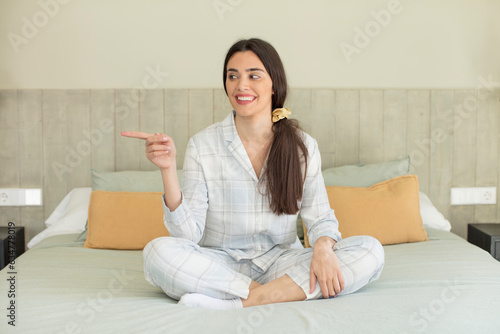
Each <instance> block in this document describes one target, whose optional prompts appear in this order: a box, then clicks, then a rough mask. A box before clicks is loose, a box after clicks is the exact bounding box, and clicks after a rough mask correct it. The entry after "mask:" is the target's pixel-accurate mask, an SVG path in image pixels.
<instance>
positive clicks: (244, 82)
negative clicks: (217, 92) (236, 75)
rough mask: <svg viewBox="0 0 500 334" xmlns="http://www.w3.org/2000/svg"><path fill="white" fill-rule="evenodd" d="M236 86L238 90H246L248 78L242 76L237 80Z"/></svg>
mask: <svg viewBox="0 0 500 334" xmlns="http://www.w3.org/2000/svg"><path fill="white" fill-rule="evenodd" d="M237 88H238V90H239V91H245V90H248V79H247V78H245V77H242V78H240V79H239V80H238V85H237Z"/></svg>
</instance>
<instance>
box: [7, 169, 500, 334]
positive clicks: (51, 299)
mask: <svg viewBox="0 0 500 334" xmlns="http://www.w3.org/2000/svg"><path fill="white" fill-rule="evenodd" d="M384 168H385V167H384ZM399 172H401V170H399V171H398V173H399ZM384 173H385V174H384V178H386V179H387V178H388V177H389V175H388V174H387V173H386V172H384ZM110 175H111V174H110ZM116 175H117V174H113V177H115V176H116ZM151 175H154V174H151ZM101 176H102V175H101ZM122 176H123V175H122ZM392 176H393V175H390V177H392ZM126 177H127V178H130V175H127V176H126ZM337 177H338V175H336V177H335V178H337ZM141 178H142V179H144V177H141ZM94 179H95V180H96V181H95V184H94ZM98 179H99V178H98V177H97V176H96V175H94V178H93V185H92V187H88V188H77V189H74V190H73V191H71V192H70V193H69V194H68V195H67V196H66V197H65V198H64V199H63V200H62V201H61V203H60V205H59V206H58V208H56V210H55V211H54V213H53V214H52V215H51V216H50V217H49V218H48V219H47V221H46V224H47V229H46V230H45V231H43V232H42V233H40V234H39V235H37V236H36V237H35V238H33V239H32V240H31V241H30V244H29V246H30V249H29V250H28V251H27V252H26V253H25V254H23V255H22V256H20V257H19V258H18V259H17V260H16V262H15V270H16V292H17V293H16V297H15V303H16V304H15V305H16V317H15V327H14V326H11V325H9V324H8V320H9V319H8V318H7V320H5V317H4V320H3V321H2V322H1V325H0V329H1V330H0V332H2V333H5V332H16V333H17V332H19V333H110V332H121V333H138V332H147V333H498V332H499V331H500V316H499V311H500V263H499V262H498V261H496V260H495V259H494V258H493V257H492V256H491V255H490V254H488V253H487V252H485V251H483V250H482V249H480V248H478V247H476V246H474V245H472V244H470V243H468V242H467V241H465V240H464V239H462V238H460V237H458V236H457V235H455V234H453V233H452V232H450V225H449V223H448V221H446V219H444V217H443V216H442V215H441V214H440V213H439V212H438V211H437V210H436V208H435V207H434V206H433V205H432V203H431V201H430V200H429V198H428V197H427V196H426V195H425V194H423V193H421V192H419V210H420V216H421V217H422V220H421V221H422V224H423V225H422V227H423V228H424V229H425V233H426V237H427V239H428V241H421V242H403V243H396V244H388V245H384V249H385V256H386V258H385V261H386V262H385V268H384V270H383V272H382V275H381V277H380V278H379V279H378V280H377V281H375V282H373V283H370V284H369V285H367V286H365V287H364V288H362V289H361V290H359V291H357V292H356V293H354V294H351V295H347V296H340V297H336V298H331V299H328V300H324V299H323V300H313V301H305V302H291V303H282V304H273V305H264V306H257V307H251V308H247V309H241V310H233V311H216V310H206V309H196V308H190V307H186V306H181V305H177V304H176V301H174V300H172V299H170V298H169V297H168V296H166V295H165V294H164V293H163V292H162V290H161V289H159V288H156V287H154V286H152V285H150V284H149V283H148V282H147V281H146V280H145V278H144V271H143V258H142V252H141V250H140V249H137V250H126V249H102V248H101V249H97V248H86V247H84V245H85V243H86V242H87V240H88V235H89V233H90V227H91V225H90V220H89V225H88V226H86V222H87V219H88V218H89V216H88V211H89V202H90V201H91V193H92V192H93V191H98V190H96V189H97V188H99V187H102V184H101V185H99V184H97V183H99V182H100V181H98ZM342 179H343V180H345V179H346V178H342ZM356 179H357V180H358V181H359V179H360V178H356ZM101 181H102V180H101ZM108 181H109V180H108ZM325 182H329V175H328V173H325ZM366 182H368V183H373V182H374V180H373V179H372V180H367V181H366ZM122 183H123V182H122ZM106 187H108V188H107V189H110V188H109V184H108V185H107V186H106ZM148 189H149V188H148ZM120 190H121V189H118V190H117V189H114V190H113V191H116V192H119V191H120ZM298 226H300V222H298ZM299 230H300V228H298V231H299ZM299 234H300V233H299ZM8 270H9V269H8V268H5V269H4V270H2V280H1V282H2V283H1V291H2V305H4V310H5V305H9V304H8V303H9V300H8V299H7V294H6V293H5V292H6V291H7V290H8V288H9V287H8V284H9V283H8V282H7V280H6V279H5V277H8V275H9V274H8ZM4 312H8V311H4Z"/></svg>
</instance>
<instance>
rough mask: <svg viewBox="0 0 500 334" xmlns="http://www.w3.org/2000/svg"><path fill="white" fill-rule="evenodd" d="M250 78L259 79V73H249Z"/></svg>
mask: <svg viewBox="0 0 500 334" xmlns="http://www.w3.org/2000/svg"><path fill="white" fill-rule="evenodd" d="M250 79H254V80H255V79H260V75H257V74H250Z"/></svg>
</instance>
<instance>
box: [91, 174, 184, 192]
mask: <svg viewBox="0 0 500 334" xmlns="http://www.w3.org/2000/svg"><path fill="white" fill-rule="evenodd" d="M90 175H91V178H92V190H104V191H136V192H153V191H159V192H163V181H162V178H161V173H160V171H159V170H155V171H150V172H149V171H122V172H102V171H98V170H95V169H91V170H90ZM177 177H178V178H179V182H180V180H181V179H182V170H178V171H177Z"/></svg>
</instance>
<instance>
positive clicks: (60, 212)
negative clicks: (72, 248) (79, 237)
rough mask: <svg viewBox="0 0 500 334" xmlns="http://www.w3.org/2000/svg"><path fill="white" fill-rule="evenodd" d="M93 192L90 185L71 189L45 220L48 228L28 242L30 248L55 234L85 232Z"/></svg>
mask: <svg viewBox="0 0 500 334" xmlns="http://www.w3.org/2000/svg"><path fill="white" fill-rule="evenodd" d="M91 192H92V188H90V187H88V188H75V189H73V190H71V191H70V192H69V194H68V195H66V197H64V198H63V200H62V201H61V202H60V203H59V205H58V206H57V207H56V208H55V210H54V211H53V212H52V213H51V215H50V216H49V218H47V220H46V221H45V225H47V227H48V228H47V229H45V230H43V231H42V232H40V233H38V234H37V235H35V236H34V237H33V238H32V239H31V240H30V242H28V248H31V247H33V246H34V245H36V244H37V243H39V242H40V241H42V240H43V239H45V238H48V237H50V236H53V235H58V234H72V233H81V232H83V231H84V230H85V224H86V223H87V218H88V211H89V203H90V193H91Z"/></svg>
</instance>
